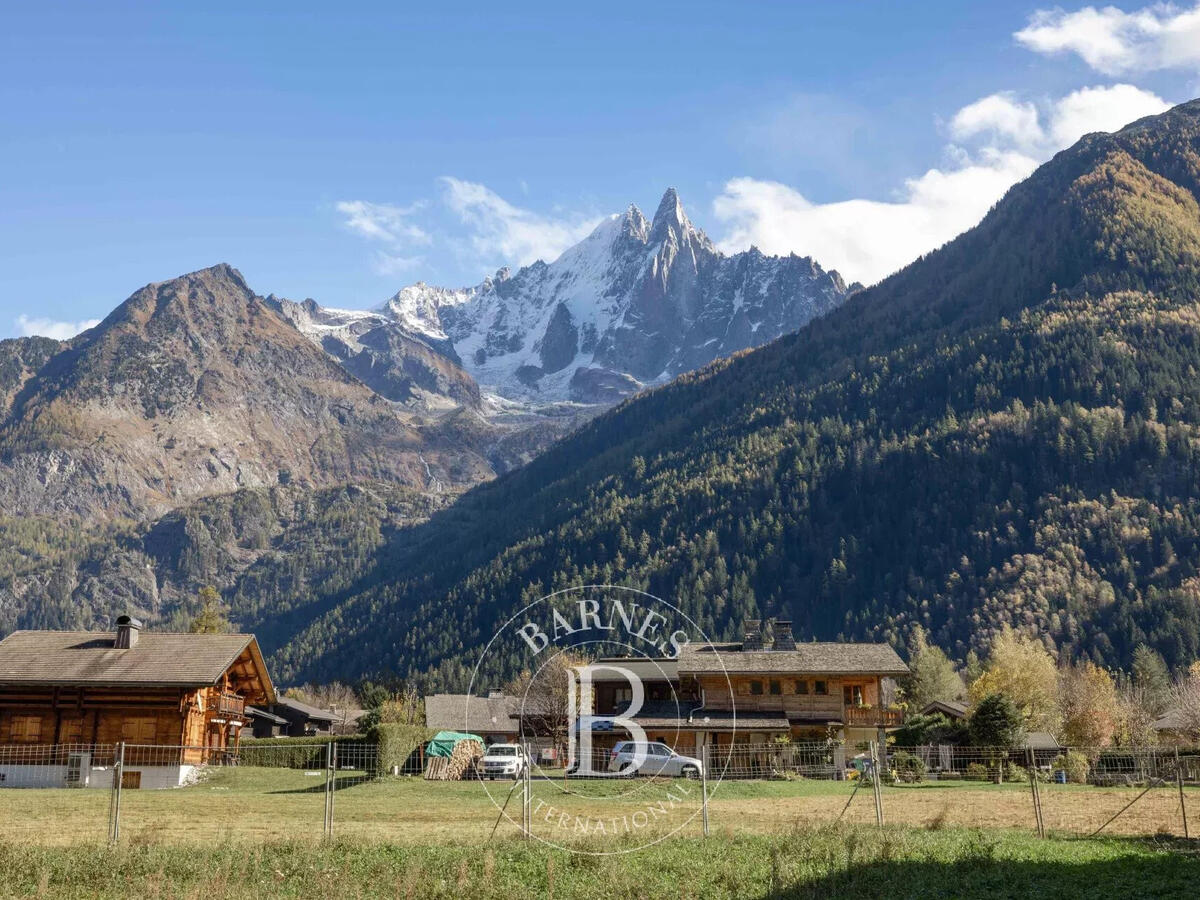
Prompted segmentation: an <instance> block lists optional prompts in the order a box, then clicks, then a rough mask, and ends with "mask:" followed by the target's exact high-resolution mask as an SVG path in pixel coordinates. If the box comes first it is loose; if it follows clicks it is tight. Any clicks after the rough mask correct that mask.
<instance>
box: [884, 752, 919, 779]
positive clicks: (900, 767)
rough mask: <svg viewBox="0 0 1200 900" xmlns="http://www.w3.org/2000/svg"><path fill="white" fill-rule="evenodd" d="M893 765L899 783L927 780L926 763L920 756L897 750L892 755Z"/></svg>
mask: <svg viewBox="0 0 1200 900" xmlns="http://www.w3.org/2000/svg"><path fill="white" fill-rule="evenodd" d="M891 763H892V771H893V772H895V775H896V780H897V781H902V782H917V781H923V780H924V779H925V763H924V762H923V761H922V760H921V758H920V757H919V756H914V755H913V754H911V753H907V752H905V751H904V750H897V751H896V752H894V753H893V754H892V759H891Z"/></svg>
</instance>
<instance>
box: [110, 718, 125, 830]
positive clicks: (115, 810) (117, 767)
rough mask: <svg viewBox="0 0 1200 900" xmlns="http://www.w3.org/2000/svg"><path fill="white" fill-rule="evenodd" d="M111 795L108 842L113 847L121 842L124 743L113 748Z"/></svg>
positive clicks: (119, 743) (121, 742)
mask: <svg viewBox="0 0 1200 900" xmlns="http://www.w3.org/2000/svg"><path fill="white" fill-rule="evenodd" d="M113 757H114V758H113V767H112V773H113V778H112V794H111V795H110V796H109V804H108V841H109V843H110V844H112V845H113V846H116V844H117V842H118V841H120V840H121V782H122V781H123V780H124V776H125V742H124V741H120V742H118V744H117V746H116V747H115V748H114V754H113Z"/></svg>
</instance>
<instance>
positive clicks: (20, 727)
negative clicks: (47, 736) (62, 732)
mask: <svg viewBox="0 0 1200 900" xmlns="http://www.w3.org/2000/svg"><path fill="white" fill-rule="evenodd" d="M9 738H10V739H11V740H12V742H13V743H14V744H36V743H37V742H38V741H39V740H41V738H42V717H41V716H13V717H12V727H11V728H10V730H9Z"/></svg>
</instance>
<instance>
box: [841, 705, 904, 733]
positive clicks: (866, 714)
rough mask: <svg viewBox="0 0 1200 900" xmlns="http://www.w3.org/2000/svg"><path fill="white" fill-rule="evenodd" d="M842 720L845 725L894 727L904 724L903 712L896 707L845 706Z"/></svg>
mask: <svg viewBox="0 0 1200 900" xmlns="http://www.w3.org/2000/svg"><path fill="white" fill-rule="evenodd" d="M843 721H844V722H845V723H846V724H847V725H858V726H866V727H868V728H895V727H896V726H899V725H903V724H904V713H903V712H902V711H901V710H898V709H875V708H874V707H870V706H847V707H846V710H845V718H844V719H843Z"/></svg>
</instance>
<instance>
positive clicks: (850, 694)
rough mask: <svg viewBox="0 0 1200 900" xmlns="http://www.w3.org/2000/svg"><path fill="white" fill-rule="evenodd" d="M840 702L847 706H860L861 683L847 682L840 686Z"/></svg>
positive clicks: (861, 696)
mask: <svg viewBox="0 0 1200 900" xmlns="http://www.w3.org/2000/svg"><path fill="white" fill-rule="evenodd" d="M842 702H843V703H845V704H846V705H847V706H862V702H863V693H862V685H861V684H848V685H846V686H845V687H843V688H842Z"/></svg>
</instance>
